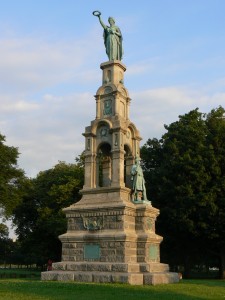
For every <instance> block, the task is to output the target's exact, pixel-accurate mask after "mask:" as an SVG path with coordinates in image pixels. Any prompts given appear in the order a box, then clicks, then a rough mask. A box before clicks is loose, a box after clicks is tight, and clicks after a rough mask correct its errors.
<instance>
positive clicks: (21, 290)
mask: <svg viewBox="0 0 225 300" xmlns="http://www.w3.org/2000/svg"><path fill="white" fill-rule="evenodd" d="M0 299H2V300H31V299H32V300H71V299H77V300H86V299H90V300H92V299H94V300H103V299H104V300H117V299H122V300H126V299H127V300H128V299H129V300H139V299H140V300H146V299H150V300H171V299H174V300H192V299H196V300H197V299H198V300H203V299H211V300H217V299H218V300H219V299H223V300H224V299H225V281H224V280H183V281H181V282H180V283H177V284H168V285H157V286H130V285H122V284H82V283H74V282H51V281H39V280H22V279H8V280H6V279H1V280H0Z"/></svg>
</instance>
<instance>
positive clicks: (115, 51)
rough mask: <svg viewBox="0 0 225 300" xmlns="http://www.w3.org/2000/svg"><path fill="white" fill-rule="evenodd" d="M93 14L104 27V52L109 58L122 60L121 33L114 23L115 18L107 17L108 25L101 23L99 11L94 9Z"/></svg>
mask: <svg viewBox="0 0 225 300" xmlns="http://www.w3.org/2000/svg"><path fill="white" fill-rule="evenodd" d="M93 15H94V16H96V17H98V18H99V22H100V24H101V25H102V27H103V28H104V33H103V37H104V44H105V49H106V54H107V55H108V58H109V60H122V57H123V45H122V40H123V37H122V34H121V31H120V29H119V27H118V26H116V25H115V20H114V18H112V17H109V19H108V21H109V24H110V26H107V25H105V24H104V23H103V21H102V19H101V17H100V15H101V13H100V11H97V10H96V11H94V12H93Z"/></svg>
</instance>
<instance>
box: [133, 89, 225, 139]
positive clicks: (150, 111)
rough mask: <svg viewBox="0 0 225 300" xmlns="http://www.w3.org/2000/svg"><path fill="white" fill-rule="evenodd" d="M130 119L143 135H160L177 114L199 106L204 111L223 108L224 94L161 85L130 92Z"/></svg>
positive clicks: (224, 104) (224, 102)
mask: <svg viewBox="0 0 225 300" xmlns="http://www.w3.org/2000/svg"><path fill="white" fill-rule="evenodd" d="M203 89H204V88H203ZM130 95H131V98H133V100H132V102H131V119H132V121H133V122H134V123H135V124H136V125H137V127H138V128H139V130H140V133H141V135H142V137H143V143H144V142H146V140H147V139H148V138H153V137H156V138H160V137H161V135H162V134H163V133H164V132H165V129H164V124H170V123H172V122H175V121H176V120H178V116H179V115H183V114H185V113H188V112H189V111H190V110H193V109H195V108H197V107H198V108H199V111H201V112H203V113H208V112H209V111H210V110H211V109H213V108H216V107H218V106H220V105H222V106H223V107H225V93H213V94H211V95H210V94H204V93H203V92H202V90H200V89H198V90H191V89H190V88H185V87H164V88H158V89H150V90H145V91H142V92H138V93H137V92H134V91H133V92H132V91H131V92H130Z"/></svg>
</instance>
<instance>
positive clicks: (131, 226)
mask: <svg viewBox="0 0 225 300" xmlns="http://www.w3.org/2000/svg"><path fill="white" fill-rule="evenodd" d="M93 14H94V15H96V16H98V17H99V21H100V23H101V25H102V26H103V28H104V41H105V46H106V53H107V55H108V57H109V61H107V62H104V63H102V64H101V65H100V68H101V70H102V84H101V86H100V87H99V89H98V90H97V93H96V95H95V100H96V117H95V119H94V120H93V121H92V122H91V124H90V126H87V127H86V128H85V133H84V134H83V135H84V137H85V184H84V187H83V189H82V190H81V194H82V199H81V200H80V201H79V202H78V203H75V204H73V205H71V206H70V207H67V208H65V209H64V212H65V214H66V218H67V222H68V225H67V232H66V233H65V234H63V235H61V236H59V239H60V240H61V242H62V261H61V262H57V263H53V270H52V271H48V272H43V273H42V280H61V281H77V282H105V283H106V282H111V283H129V284H139V285H142V284H160V283H172V282H178V281H179V278H178V274H177V273H171V272H169V266H168V265H167V264H162V263H160V243H161V242H162V237H161V236H159V235H157V234H156V233H155V221H156V218H157V216H158V215H159V210H158V209H156V208H154V207H153V206H152V205H151V202H150V201H149V200H148V199H147V196H146V191H145V182H144V177H143V172H142V169H141V166H140V146H139V143H140V141H141V137H140V134H139V131H138V130H137V128H136V126H135V125H134V124H133V123H132V122H131V121H130V119H129V109H130V102H131V99H130V97H129V93H128V90H127V89H126V87H125V86H124V73H125V71H126V67H125V65H124V64H122V62H121V58H122V52H123V51H122V44H121V43H122V35H121V32H120V30H119V29H118V27H116V28H115V21H114V19H113V18H111V19H110V18H109V23H110V27H107V26H106V25H105V24H104V23H103V22H102V20H101V18H100V14H101V13H100V12H98V11H95V12H94V13H93ZM112 20H113V21H112ZM106 31H107V32H106ZM107 34H109V35H110V37H106V35H107ZM113 35H116V37H115V36H114V37H113ZM107 39H108V40H107ZM115 43H116V45H115Z"/></svg>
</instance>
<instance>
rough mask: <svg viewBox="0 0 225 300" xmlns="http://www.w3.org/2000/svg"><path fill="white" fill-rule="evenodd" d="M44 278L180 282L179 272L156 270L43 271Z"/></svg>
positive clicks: (153, 282) (133, 283)
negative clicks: (150, 271)
mask: <svg viewBox="0 0 225 300" xmlns="http://www.w3.org/2000/svg"><path fill="white" fill-rule="evenodd" d="M42 280H51V281H75V282H90V283H91V282H92V283H93V282H95V283H127V284H132V285H143V284H145V285H156V284H162V283H165V284H166V283H175V282H179V277H178V274H177V273H172V272H156V273H139V272H113V273H112V272H88V273H87V272H85V271H79V272H74V271H62V270H61V271H59V270H57V271H48V272H44V273H42Z"/></svg>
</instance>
